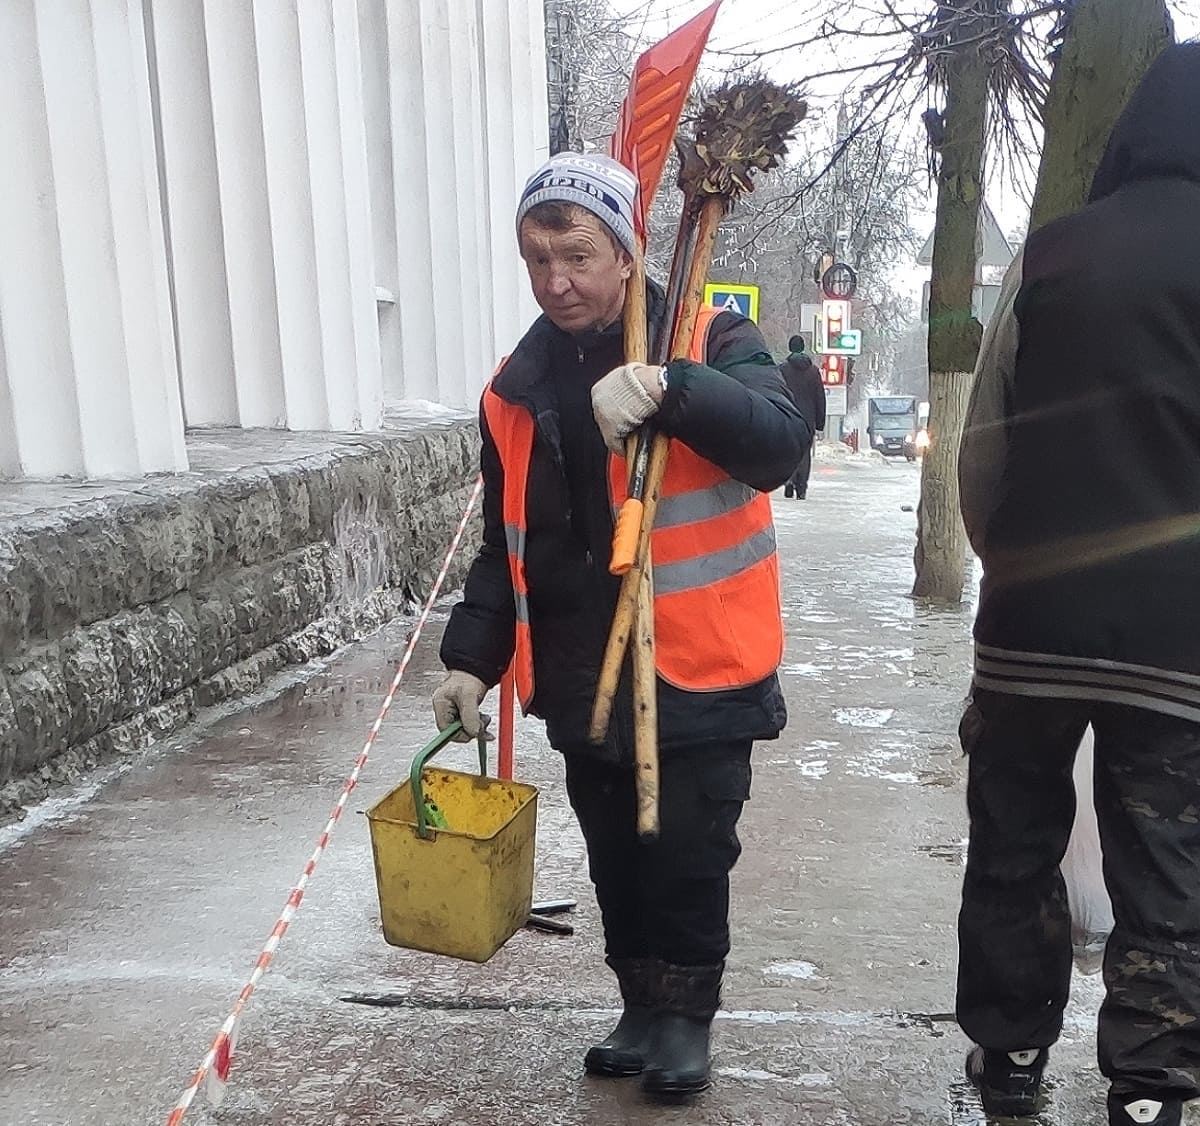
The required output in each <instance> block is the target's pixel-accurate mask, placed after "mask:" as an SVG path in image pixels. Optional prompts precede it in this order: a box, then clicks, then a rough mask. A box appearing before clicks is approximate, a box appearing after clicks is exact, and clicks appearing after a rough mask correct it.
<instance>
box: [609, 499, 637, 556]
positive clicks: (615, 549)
mask: <svg viewBox="0 0 1200 1126" xmlns="http://www.w3.org/2000/svg"><path fill="white" fill-rule="evenodd" d="M642 508H643V505H642V502H641V501H640V500H638V499H637V498H636V497H630V498H629V499H628V500H627V501H626V502H625V503H624V504H623V505H621V511H620V512H618V513H617V526H616V528H615V529H614V531H613V546H612V562H611V563H609V565H608V573H609V574H610V575H623V574H625V572H626V571H628V570H629V569H630V568H631V567H632V566H633V559H634V556H635V555H637V545H638V536H639V534H640V533H641V530H642Z"/></svg>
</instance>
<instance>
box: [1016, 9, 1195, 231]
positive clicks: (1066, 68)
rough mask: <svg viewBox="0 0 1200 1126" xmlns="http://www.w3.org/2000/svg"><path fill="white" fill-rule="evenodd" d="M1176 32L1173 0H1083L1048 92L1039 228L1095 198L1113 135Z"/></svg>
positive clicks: (1034, 224)
mask: <svg viewBox="0 0 1200 1126" xmlns="http://www.w3.org/2000/svg"><path fill="white" fill-rule="evenodd" d="M1172 39H1173V34H1172V29H1171V17H1170V16H1169V15H1168V14H1167V8H1166V4H1165V0H1079V3H1078V5H1077V6H1076V8H1075V11H1074V13H1073V14H1072V17H1071V23H1070V26H1069V27H1068V30H1067V34H1066V38H1065V39H1064V41H1063V46H1062V54H1061V55H1060V56H1059V59H1058V62H1057V63H1056V64H1055V67H1054V75H1053V78H1052V79H1051V82H1050V94H1049V97H1048V98H1047V99H1046V112H1045V122H1046V139H1045V143H1044V145H1043V148H1042V163H1041V166H1040V167H1039V169H1038V180H1037V190H1036V191H1035V193H1034V197H1033V213H1032V215H1031V217H1030V223H1029V229H1030V230H1031V231H1032V230H1036V229H1037V228H1038V227H1041V226H1044V225H1045V224H1046V223H1049V222H1050V221H1051V220H1052V219H1057V218H1058V217H1059V216H1060V215H1066V214H1067V213H1068V212H1071V211H1074V210H1075V209H1076V208H1078V207H1082V206H1083V205H1084V203H1086V202H1087V197H1088V192H1089V191H1090V190H1091V186H1092V177H1093V176H1094V175H1095V174H1096V167H1097V166H1098V165H1099V163H1100V158H1101V156H1103V155H1104V147H1105V145H1106V144H1107V143H1108V135H1109V134H1110V133H1111V132H1112V128H1113V126H1114V125H1115V124H1116V121H1117V118H1118V117H1119V116H1120V114H1121V111H1122V110H1123V109H1124V108H1125V103H1126V102H1128V101H1129V96H1130V95H1131V94H1132V93H1133V91H1134V88H1135V87H1136V86H1137V84H1138V83H1139V82H1140V81H1141V80H1142V76H1143V75H1144V74H1145V73H1146V70H1147V68H1148V67H1149V66H1150V64H1151V63H1152V62H1153V61H1154V59H1155V58H1156V57H1157V56H1158V55H1159V53H1160V52H1161V51H1162V50H1163V48H1164V47H1166V46H1167V45H1168V44H1170V43H1171V41H1172Z"/></svg>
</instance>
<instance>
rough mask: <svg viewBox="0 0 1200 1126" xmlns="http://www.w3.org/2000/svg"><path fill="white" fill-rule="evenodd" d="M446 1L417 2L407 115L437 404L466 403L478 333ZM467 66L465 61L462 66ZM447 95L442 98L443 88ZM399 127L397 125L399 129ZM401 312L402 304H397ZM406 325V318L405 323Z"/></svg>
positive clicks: (421, 309) (420, 311)
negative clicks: (423, 202) (422, 172)
mask: <svg viewBox="0 0 1200 1126" xmlns="http://www.w3.org/2000/svg"><path fill="white" fill-rule="evenodd" d="M450 2H451V0H418V2H417V5H415V6H417V7H419V9H420V14H421V64H422V67H423V70H424V78H425V82H424V89H423V90H422V94H423V97H422V100H421V101H420V102H418V103H417V105H416V106H414V107H413V110H412V112H414V113H421V112H422V108H423V111H424V113H423V116H424V118H425V168H426V173H427V175H428V178H429V188H428V191H429V234H430V239H431V242H432V251H433V253H432V272H431V283H432V284H431V289H430V290H429V291H427V293H426V294H425V295H424V297H423V298H422V299H421V300H420V303H419V304H418V305H417V307H416V310H415V312H416V313H417V315H418V316H426V317H429V316H431V317H432V318H433V322H434V334H435V336H436V338H437V359H438V364H437V380H438V382H437V393H436V395H435V396H434V398H435V399H437V401H438V402H441V403H445V404H447V405H448V406H456V407H458V406H466V405H467V399H468V396H467V366H468V365H469V364H470V363H472V362H473V360H474V357H476V356H478V355H479V350H480V345H479V335H478V331H477V329H476V331H475V332H474V333H472V326H473V322H471V321H468V310H467V308H466V301H465V295H464V285H463V279H462V270H463V263H464V258H463V251H462V243H463V240H464V238H465V237H466V232H465V230H464V229H463V228H464V219H463V215H462V211H461V206H460V200H459V194H458V191H459V178H458V163H459V152H458V148H459V146H458V145H457V143H456V137H455V133H454V108H453V105H452V103H453V100H454V90H453V82H454V79H453V75H454V73H455V68H456V66H461V65H462V62H461V61H460V60H458V59H456V58H455V57H454V55H453V53H452V51H451V46H450V11H449V6H450ZM468 65H469V63H468ZM448 86H449V88H450V94H449V96H447V87H448ZM402 127H403V126H402ZM402 308H403V309H404V310H405V312H407V311H408V308H409V306H408V304H407V302H405V303H404V304H403V305H402ZM405 323H406V324H407V319H406V321H405Z"/></svg>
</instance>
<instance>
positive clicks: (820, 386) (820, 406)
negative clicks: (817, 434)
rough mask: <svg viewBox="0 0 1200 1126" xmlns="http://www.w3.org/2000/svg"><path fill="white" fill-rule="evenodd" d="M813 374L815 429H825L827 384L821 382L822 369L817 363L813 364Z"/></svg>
mask: <svg viewBox="0 0 1200 1126" xmlns="http://www.w3.org/2000/svg"><path fill="white" fill-rule="evenodd" d="M811 367H812V375H811V379H810V387H811V392H812V397H813V407H814V419H815V422H814V426H813V429H814V430H824V429H825V384H824V383H822V382H821V370H820V368H818V367H817V365H816V364H812V365H811Z"/></svg>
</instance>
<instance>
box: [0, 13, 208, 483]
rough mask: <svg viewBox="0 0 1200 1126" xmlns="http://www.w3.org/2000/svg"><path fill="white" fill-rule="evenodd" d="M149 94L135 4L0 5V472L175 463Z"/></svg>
mask: <svg viewBox="0 0 1200 1126" xmlns="http://www.w3.org/2000/svg"><path fill="white" fill-rule="evenodd" d="M148 90H149V72H148V63H147V54H146V43H145V38H144V29H143V25H142V8H141V4H140V0H61V2H60V3H56V4H36V3H35V2H34V0H10V2H8V3H6V4H3V5H0V104H3V105H4V106H5V112H4V113H3V114H0V145H3V146H4V148H5V150H6V151H7V152H9V153H10V154H12V157H11V158H10V163H9V166H8V168H7V169H6V175H5V176H3V177H0V325H2V329H0V333H2V336H3V347H4V364H3V374H4V379H5V383H6V390H5V395H4V396H2V397H0V403H3V404H5V405H4V406H3V407H2V408H0V428H4V427H6V428H7V430H8V431H9V444H10V449H9V450H8V452H7V454H6V455H5V457H4V459H3V461H4V465H5V469H6V471H7V472H13V471H14V468H15V469H16V470H17V471H19V472H20V473H22V474H25V475H28V476H34V477H42V476H59V475H64V474H65V475H70V476H89V477H126V476H139V475H141V474H143V473H147V472H154V471H171V470H182V469H186V467H187V458H186V453H185V451H184V447H183V429H182V415H181V411H180V404H179V394H178V384H177V371H176V367H175V351H174V340H173V336H172V332H171V319H170V299H169V292H168V289H167V285H166V270H165V264H164V247H163V232H162V226H161V222H162V220H161V201H160V199H159V197H158V191H157V183H158V181H157V176H156V173H155V166H154V158H153V154H154V140H153V120H152V116H151V113H150V107H149V99H148V93H147V92H148ZM5 416H7V422H5V421H4V418H5Z"/></svg>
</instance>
